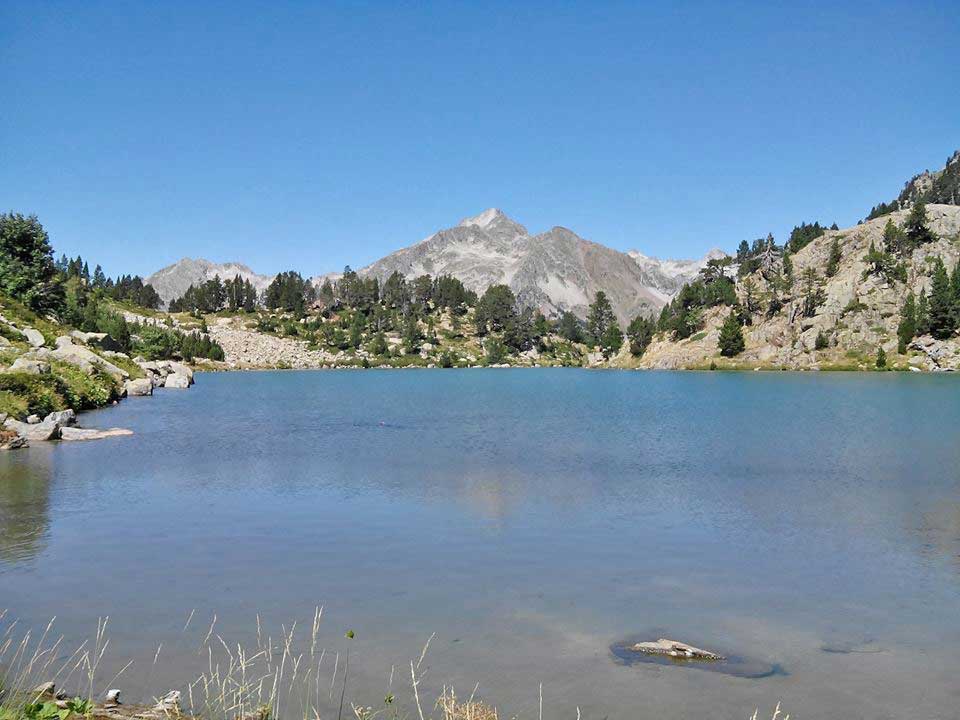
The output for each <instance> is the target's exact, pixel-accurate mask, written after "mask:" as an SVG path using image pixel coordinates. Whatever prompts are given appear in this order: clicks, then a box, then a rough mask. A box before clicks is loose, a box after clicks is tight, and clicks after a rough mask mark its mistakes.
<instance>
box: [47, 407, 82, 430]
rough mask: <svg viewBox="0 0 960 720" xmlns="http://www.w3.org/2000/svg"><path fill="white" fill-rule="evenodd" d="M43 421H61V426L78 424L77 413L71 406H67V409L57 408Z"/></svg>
mask: <svg viewBox="0 0 960 720" xmlns="http://www.w3.org/2000/svg"><path fill="white" fill-rule="evenodd" d="M43 421H44V422H48V421H49V422H55V423H60V425H61V426H67V425H76V424H77V414H76V413H75V412H74V411H73V410H72V409H70V408H67V409H66V410H57V411H56V412H52V413H50V414H49V415H47V416H46V417H45V418H44V419H43Z"/></svg>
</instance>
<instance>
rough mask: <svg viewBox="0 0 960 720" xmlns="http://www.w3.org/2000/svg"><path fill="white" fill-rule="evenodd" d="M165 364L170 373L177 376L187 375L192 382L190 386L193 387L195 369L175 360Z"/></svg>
mask: <svg viewBox="0 0 960 720" xmlns="http://www.w3.org/2000/svg"><path fill="white" fill-rule="evenodd" d="M164 364H165V365H166V367H167V369H168V370H169V371H170V372H172V373H176V374H177V375H185V376H186V377H187V379H188V380H189V381H190V384H191V385H193V369H192V368H191V367H190V366H189V365H184V364H183V363H178V362H174V361H173V360H167V361H166V362H165V363H164Z"/></svg>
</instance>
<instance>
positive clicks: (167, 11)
mask: <svg viewBox="0 0 960 720" xmlns="http://www.w3.org/2000/svg"><path fill="white" fill-rule="evenodd" d="M957 10H958V7H957V5H956V2H955V0H950V1H948V0H943V1H941V2H917V3H913V2H900V3H892V2H891V3H869V2H856V3H852V2H851V3H827V2H822V3H804V2H784V3H777V2H755V3H725V2H723V3H718V2H703V3H673V2H669V3H668V2H651V3H639V2H633V3H616V2H556V3H542V4H541V3H534V2H504V3H495V2H483V3H481V2H469V3H466V2H463V3H461V2H446V1H445V2H436V3H426V2H424V3H387V2H375V3H362V2H350V3H342V4H340V3H335V2H303V3H285V2H262V3H245V2H240V1H239V0H234V1H233V2H223V3H208V2H185V3H176V2H161V3H148V2H115V3H97V2H89V1H85V2H82V3H81V2H65V3H56V2H49V3H48V2H38V1H36V0H31V1H30V2H24V3H17V2H10V1H9V0H8V1H7V2H4V3H2V5H0V77H2V87H3V102H2V106H0V208H2V209H4V210H7V209H14V210H18V211H22V212H30V213H36V214H37V215H39V216H40V219H41V221H42V222H43V223H44V224H45V225H46V227H47V229H48V230H49V232H50V235H51V238H52V240H53V242H54V244H55V246H56V249H57V250H58V251H60V250H63V251H66V252H67V253H68V254H71V255H74V254H77V253H81V254H83V255H84V257H86V258H89V259H90V260H91V262H94V261H99V262H101V263H102V264H103V266H104V268H105V269H106V270H107V272H108V273H110V274H117V273H119V272H136V273H142V274H147V273H149V272H151V271H153V270H155V269H157V268H159V267H161V266H163V265H165V264H168V263H170V262H172V261H174V260H177V259H178V258H180V257H182V256H192V257H198V256H202V257H207V258H209V259H212V260H218V261H224V260H232V259H237V260H242V261H244V262H247V263H248V264H249V265H251V266H252V267H253V268H254V269H255V270H258V271H260V272H276V271H279V270H284V269H291V268H292V269H298V270H300V271H301V272H304V273H309V274H314V273H318V272H322V271H328V270H334V269H339V268H342V267H343V265H344V264H346V263H350V264H352V265H354V266H355V267H356V266H360V265H363V264H365V263H366V262H369V261H371V260H373V259H375V258H377V257H379V256H381V255H383V254H385V253H387V252H389V251H391V250H394V249H396V248H399V247H401V246H404V245H407V244H410V243H411V242H414V241H416V240H419V239H421V238H423V237H425V236H427V235H429V234H430V233H431V232H433V231H434V230H436V229H439V228H441V227H447V226H449V225H452V224H455V223H456V222H457V221H458V220H459V219H460V218H461V217H463V216H466V215H472V214H476V213H478V212H480V211H481V210H483V209H484V208H486V207H489V206H497V207H501V208H503V209H504V210H505V211H506V212H507V213H508V214H510V215H511V216H513V217H514V218H515V219H517V220H518V221H520V222H522V223H524V224H526V225H527V226H528V227H529V228H530V229H531V230H533V231H540V230H544V229H547V228H549V227H551V226H553V225H564V226H567V227H570V228H572V229H573V230H575V231H576V232H578V233H579V234H580V235H582V236H584V237H587V238H589V239H591V240H596V241H598V242H603V243H605V244H608V245H611V246H613V247H616V248H620V249H629V248H634V247H635V248H638V249H641V250H643V251H644V252H648V253H651V254H658V255H662V256H694V255H699V254H701V253H702V252H704V251H705V250H706V249H708V248H710V247H712V246H720V247H723V248H725V249H733V248H734V247H735V246H736V244H737V242H738V241H739V240H741V239H743V238H753V237H757V236H758V235H762V234H764V233H766V232H768V231H772V232H774V234H775V235H777V237H778V238H780V239H782V238H783V235H784V233H785V232H789V229H790V228H791V227H792V226H793V225H794V224H795V223H798V222H799V221H801V220H810V221H812V220H814V219H820V220H822V221H826V222H828V223H829V222H833V221H834V220H836V221H837V222H839V223H840V224H841V225H847V224H852V223H854V222H856V220H857V219H859V218H861V217H862V216H863V215H865V214H866V212H867V211H868V210H869V208H870V206H871V205H873V204H874V203H876V202H878V201H881V200H889V199H891V198H892V197H893V196H894V195H895V194H896V193H897V192H898V190H899V188H900V187H901V184H902V183H903V182H904V181H905V180H907V179H908V178H909V177H910V176H911V175H912V174H913V173H915V172H917V171H920V170H923V169H924V168H931V169H932V168H935V167H940V166H941V165H942V164H943V162H944V160H945V159H946V157H947V156H948V154H949V153H950V152H952V151H953V150H954V149H956V148H957V147H960V76H958V69H957V68H958V66H957V56H958V53H960V49H958V44H957V41H958V39H960V20H958V18H960V13H958V12H957Z"/></svg>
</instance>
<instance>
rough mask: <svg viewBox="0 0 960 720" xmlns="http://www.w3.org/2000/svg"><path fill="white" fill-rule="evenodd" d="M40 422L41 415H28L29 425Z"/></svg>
mask: <svg viewBox="0 0 960 720" xmlns="http://www.w3.org/2000/svg"><path fill="white" fill-rule="evenodd" d="M39 422H40V416H39V415H28V416H27V425H36V424H37V423H39Z"/></svg>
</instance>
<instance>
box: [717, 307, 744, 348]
mask: <svg viewBox="0 0 960 720" xmlns="http://www.w3.org/2000/svg"><path fill="white" fill-rule="evenodd" d="M717 346H718V347H719V348H720V354H721V355H723V356H724V357H733V356H734V355H739V354H740V353H742V352H743V350H744V348H745V347H746V343H745V342H744V340H743V330H742V329H741V328H740V318H739V317H738V316H737V312H736V310H731V311H730V314H729V315H727V319H726V320H724V321H723V325H721V326H720V338H719V339H718V341H717Z"/></svg>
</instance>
